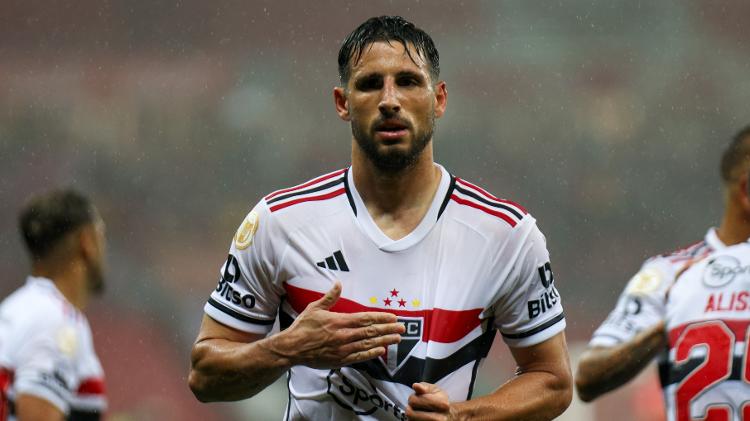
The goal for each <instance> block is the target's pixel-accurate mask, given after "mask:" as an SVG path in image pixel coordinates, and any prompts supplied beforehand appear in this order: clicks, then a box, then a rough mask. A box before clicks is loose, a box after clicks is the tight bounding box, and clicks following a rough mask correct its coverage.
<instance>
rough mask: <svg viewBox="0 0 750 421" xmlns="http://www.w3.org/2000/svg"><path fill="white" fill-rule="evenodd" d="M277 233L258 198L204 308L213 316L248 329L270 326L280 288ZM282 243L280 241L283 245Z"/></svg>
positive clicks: (261, 329)
mask: <svg viewBox="0 0 750 421" xmlns="http://www.w3.org/2000/svg"><path fill="white" fill-rule="evenodd" d="M278 237H279V235H278V233H277V232H276V231H275V227H274V223H273V221H272V218H271V212H270V211H269V210H268V207H267V206H266V205H265V202H263V201H261V202H260V203H259V204H258V205H257V206H255V208H254V209H253V210H252V211H251V212H250V213H249V214H248V215H247V216H246V217H245V219H244V220H243V221H242V224H240V226H239V228H238V229H237V233H236V234H235V235H234V238H233V239H232V245H231V246H230V248H229V255H228V256H227V260H226V261H225V262H224V264H223V265H222V266H221V268H220V270H219V281H218V284H217V286H216V288H215V289H214V290H213V292H211V296H210V298H209V299H208V302H207V303H206V305H205V307H204V311H205V312H206V314H208V315H209V316H210V317H211V318H212V319H214V320H216V321H218V322H220V323H222V324H225V325H227V326H230V327H233V328H235V329H238V330H242V331H245V332H250V333H261V334H265V333H268V332H269V331H270V330H271V328H272V327H273V324H274V320H275V318H276V313H277V311H278V307H279V304H280V302H281V297H282V295H283V289H281V288H279V287H278V286H277V285H275V283H274V282H275V279H276V267H277V264H276V258H277V255H278V254H277V250H276V249H277V248H278V246H279V245H278V244H274V242H275V241H278ZM282 246H283V245H282Z"/></svg>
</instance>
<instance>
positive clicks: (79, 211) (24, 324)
mask: <svg viewBox="0 0 750 421" xmlns="http://www.w3.org/2000/svg"><path fill="white" fill-rule="evenodd" d="M19 222H20V229H21V234H22V236H23V239H24V241H25V243H26V246H27V248H28V251H29V253H30V255H31V261H32V267H31V275H30V276H29V277H28V279H27V280H26V283H25V285H23V286H22V287H20V288H19V289H17V290H16V291H15V292H13V293H12V294H11V295H9V296H8V297H6V298H5V299H4V300H3V301H2V303H0V420H2V421H5V420H18V421H31V420H45V421H54V420H71V421H79V420H80V421H84V420H98V419H100V417H101V415H102V414H103V412H104V410H105V409H106V398H105V387H104V373H103V371H102V367H101V364H100V363H99V359H98V358H97V356H96V353H95V352H94V346H93V341H92V337H91V329H90V327H89V324H88V321H87V320H86V316H84V314H83V313H82V311H83V309H84V308H85V307H86V304H87V303H88V300H89V298H90V296H91V295H92V294H97V293H100V292H101V291H102V289H103V282H104V279H103V262H104V242H105V240H104V223H103V222H102V220H101V218H100V217H99V214H98V212H97V211H96V209H95V208H94V206H93V205H92V204H91V202H90V201H89V200H88V199H87V198H86V197H84V196H83V195H81V194H80V193H78V192H76V191H73V190H60V191H53V192H49V193H47V194H44V195H40V196H37V197H34V198H33V199H32V200H31V201H30V202H29V203H28V204H27V205H26V207H25V208H24V209H23V210H22V212H21V214H20V217H19Z"/></svg>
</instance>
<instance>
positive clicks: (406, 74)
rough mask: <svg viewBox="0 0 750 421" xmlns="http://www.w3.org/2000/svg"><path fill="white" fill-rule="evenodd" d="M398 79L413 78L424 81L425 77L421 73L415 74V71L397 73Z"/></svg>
mask: <svg viewBox="0 0 750 421" xmlns="http://www.w3.org/2000/svg"><path fill="white" fill-rule="evenodd" d="M396 77H413V78H417V79H424V76H423V75H422V74H421V73H419V72H415V71H413V70H402V71H400V72H398V73H396Z"/></svg>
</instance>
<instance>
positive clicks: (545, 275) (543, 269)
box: [537, 262, 555, 289]
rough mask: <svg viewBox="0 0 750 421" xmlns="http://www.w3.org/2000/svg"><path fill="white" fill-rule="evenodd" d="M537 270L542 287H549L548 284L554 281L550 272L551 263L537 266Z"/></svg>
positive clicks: (553, 276)
mask: <svg viewBox="0 0 750 421" xmlns="http://www.w3.org/2000/svg"><path fill="white" fill-rule="evenodd" d="M537 271H538V272H539V279H541V280H542V285H543V286H544V289H547V288H549V286H550V285H552V283H553V282H555V275H554V274H553V273H552V265H550V264H549V262H547V263H545V264H544V265H542V266H539V267H538V268H537Z"/></svg>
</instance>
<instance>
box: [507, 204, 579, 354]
mask: <svg viewBox="0 0 750 421" xmlns="http://www.w3.org/2000/svg"><path fill="white" fill-rule="evenodd" d="M516 230H517V231H516V232H514V236H513V237H511V238H510V240H509V244H508V245H506V246H505V247H504V248H503V250H502V251H501V253H500V254H499V255H498V262H496V266H498V267H503V266H504V265H508V264H510V265H511V269H510V272H509V273H508V275H507V280H506V281H505V282H504V286H503V288H502V294H501V295H500V296H499V297H498V299H497V301H496V303H495V306H494V307H495V311H494V319H495V326H496V327H497V329H498V330H499V331H500V333H501V334H502V337H503V340H504V341H505V342H506V343H507V344H508V345H509V346H513V347H527V346H531V345H536V344H538V343H541V342H544V341H545V340H547V339H549V338H551V337H553V336H554V335H556V334H558V333H560V332H562V331H563V330H564V329H565V317H564V315H563V308H562V302H561V299H560V294H559V292H558V291H557V288H556V287H555V276H554V274H553V272H552V265H551V264H550V259H549V252H548V251H547V244H546V240H545V238H544V235H542V233H541V232H540V231H539V229H538V228H537V226H536V223H535V222H534V220H533V218H531V217H530V216H527V217H526V218H524V221H523V225H519V226H518V227H516Z"/></svg>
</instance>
